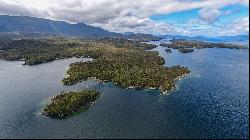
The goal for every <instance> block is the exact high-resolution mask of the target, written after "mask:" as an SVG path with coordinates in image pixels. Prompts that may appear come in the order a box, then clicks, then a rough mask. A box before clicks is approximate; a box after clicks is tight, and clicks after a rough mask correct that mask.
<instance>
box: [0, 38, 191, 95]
mask: <svg viewBox="0 0 250 140" xmlns="http://www.w3.org/2000/svg"><path fill="white" fill-rule="evenodd" d="M37 41H39V42H40V43H38V44H39V45H34V44H37ZM13 42H14V43H13ZM13 42H11V43H7V45H5V46H7V47H5V48H8V49H4V50H3V51H1V52H0V58H1V59H5V60H24V61H25V64H27V65H35V64H40V63H45V62H49V61H53V60H55V59H62V58H69V57H91V58H94V60H93V61H90V62H77V63H73V64H70V68H69V70H68V71H67V75H68V77H65V78H64V79H63V80H62V83H63V84H65V85H71V84H75V83H77V82H80V81H82V80H87V79H89V78H95V79H97V80H100V81H103V82H107V81H111V82H113V83H114V84H115V85H119V86H122V87H124V88H159V89H160V90H161V91H162V92H164V91H169V90H171V89H172V88H173V87H174V85H175V80H176V79H178V77H179V76H182V75H185V74H187V73H189V70H188V69H187V68H186V67H181V66H175V67H164V66H162V65H163V64H164V63H165V61H164V59H163V58H162V57H160V56H159V53H158V52H154V51H146V50H149V49H152V48H154V47H157V46H156V45H151V44H145V43H140V42H137V41H130V40H126V39H112V38H104V39H98V40H81V39H65V38H52V39H49V40H22V41H13ZM20 42H26V43H25V44H26V45H19V43H20ZM27 42H29V43H27ZM9 44H15V45H14V46H16V47H13V48H12V47H11V46H10V45H9ZM21 44H22V43H21Z"/></svg>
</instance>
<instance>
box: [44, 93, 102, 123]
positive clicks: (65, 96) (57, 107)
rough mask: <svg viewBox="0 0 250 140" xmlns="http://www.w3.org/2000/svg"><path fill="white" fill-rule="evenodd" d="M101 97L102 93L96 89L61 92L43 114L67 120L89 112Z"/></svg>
mask: <svg viewBox="0 0 250 140" xmlns="http://www.w3.org/2000/svg"><path fill="white" fill-rule="evenodd" d="M99 97H100V92H98V91H96V90H94V89H84V90H80V91H75V92H74V91H70V92H61V93H60V94H59V95H56V96H55V97H53V98H51V99H50V102H51V103H50V104H48V105H47V106H46V107H45V108H44V110H43V112H42V114H43V115H46V116H49V117H51V118H66V117H68V116H70V115H73V114H75V113H78V112H81V111H84V110H87V109H88V107H89V106H90V105H91V104H93V103H94V101H95V100H97V99H98V98H99Z"/></svg>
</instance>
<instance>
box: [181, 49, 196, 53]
mask: <svg viewBox="0 0 250 140" xmlns="http://www.w3.org/2000/svg"><path fill="white" fill-rule="evenodd" d="M178 51H179V52H181V53H190V52H193V51H194V49H190V48H181V49H179V50H178Z"/></svg>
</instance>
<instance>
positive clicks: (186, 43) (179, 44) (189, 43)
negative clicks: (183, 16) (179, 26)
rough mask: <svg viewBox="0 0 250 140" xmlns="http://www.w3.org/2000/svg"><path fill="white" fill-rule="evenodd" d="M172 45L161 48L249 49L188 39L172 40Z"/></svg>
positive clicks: (241, 46)
mask: <svg viewBox="0 0 250 140" xmlns="http://www.w3.org/2000/svg"><path fill="white" fill-rule="evenodd" d="M170 41H171V44H162V45H161V46H164V47H168V48H173V49H181V48H196V49H202V48H229V49H249V48H248V47H247V46H245V45H239V44H229V43H215V42H205V41H198V40H186V39H172V40H170Z"/></svg>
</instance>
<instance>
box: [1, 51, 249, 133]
mask: <svg viewBox="0 0 250 140" xmlns="http://www.w3.org/2000/svg"><path fill="white" fill-rule="evenodd" d="M154 50H158V51H160V55H162V56H163V57H164V58H165V59H166V65H167V66H173V65H177V64H180V65H183V66H187V67H189V68H190V70H191V71H192V73H191V74H190V75H189V76H187V77H185V78H184V79H183V80H181V81H179V82H178V84H177V89H176V91H174V92H172V93H170V94H168V95H160V93H159V91H157V90H134V89H129V90H126V89H121V88H118V87H115V86H113V85H112V84H111V83H106V84H100V83H97V82H95V81H93V80H90V81H86V82H82V83H78V84H76V85H72V86H63V85H61V84H60V83H59V82H60V80H61V79H62V78H63V76H64V74H65V72H66V70H67V68H68V65H69V64H70V63H71V62H74V61H77V60H76V59H69V60H57V61H54V62H51V63H46V64H41V65H37V66H22V65H21V62H6V61H0V138H249V133H248V130H249V125H248V123H249V116H248V114H249V110H248V107H249V86H248V84H249V60H248V59H249V52H248V50H235V49H216V48H214V49H201V50H195V52H193V53H187V54H181V53H179V52H178V51H175V50H174V51H173V53H172V54H167V53H166V52H165V51H164V48H162V47H158V48H156V49H154ZM81 88H96V89H98V90H100V91H101V92H102V93H103V94H102V96H101V98H100V99H98V100H97V101H96V103H95V104H94V105H92V106H91V107H90V108H89V110H87V111H86V112H83V113H80V114H79V115H77V116H74V117H71V118H68V119H65V120H56V119H50V118H48V117H45V116H42V115H39V112H40V110H41V108H42V107H43V105H44V104H45V103H46V101H47V98H49V97H50V96H53V95H55V94H57V93H58V92H59V91H63V90H67V91H68V90H77V89H81Z"/></svg>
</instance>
